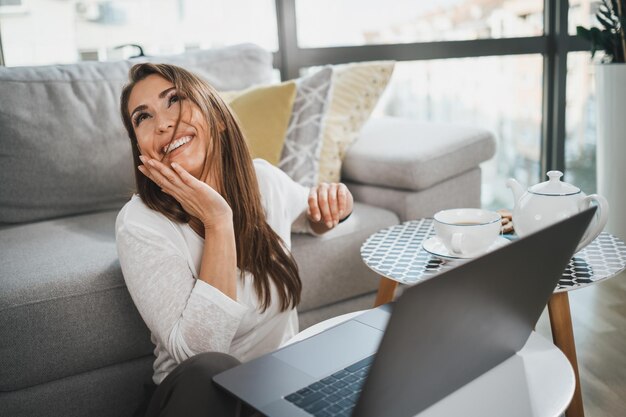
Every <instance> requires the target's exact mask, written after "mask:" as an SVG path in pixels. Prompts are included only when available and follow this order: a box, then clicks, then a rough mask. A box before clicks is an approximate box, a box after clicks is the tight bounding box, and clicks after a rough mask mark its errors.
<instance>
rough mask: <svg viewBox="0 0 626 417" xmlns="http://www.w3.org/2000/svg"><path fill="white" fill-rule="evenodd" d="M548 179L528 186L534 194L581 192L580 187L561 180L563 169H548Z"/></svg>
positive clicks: (571, 193) (561, 194) (570, 193)
mask: <svg viewBox="0 0 626 417" xmlns="http://www.w3.org/2000/svg"><path fill="white" fill-rule="evenodd" d="M547 175H548V178H550V179H549V180H548V181H545V182H542V183H539V184H535V185H533V186H532V187H530V188H528V191H529V192H531V193H533V194H540V195H560V196H563V195H573V194H578V193H579V192H580V188H578V187H575V186H573V185H572V184H568V183H566V182H562V181H561V177H562V176H563V173H562V172H561V171H548V174H547Z"/></svg>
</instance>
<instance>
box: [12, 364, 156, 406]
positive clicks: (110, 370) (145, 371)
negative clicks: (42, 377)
mask: <svg viewBox="0 0 626 417" xmlns="http://www.w3.org/2000/svg"><path fill="white" fill-rule="evenodd" d="M153 362H154V356H153V355H149V356H144V357H142V358H139V359H134V360H132V361H127V362H122V363H117V364H114V365H111V366H106V367H104V368H99V369H95V370H93V371H89V372H85V373H81V374H78V375H73V376H71V377H68V378H63V379H58V380H56V381H52V382H49V383H47V384H41V385H36V386H34V387H30V388H25V389H22V390H18V391H12V392H0V416H10V417H53V416H54V417H56V416H62V417H130V416H133V415H134V411H135V410H136V409H137V407H138V406H139V404H140V403H141V401H142V400H143V397H144V388H143V387H144V384H146V383H151V382H152V373H153V371H152V363H153Z"/></svg>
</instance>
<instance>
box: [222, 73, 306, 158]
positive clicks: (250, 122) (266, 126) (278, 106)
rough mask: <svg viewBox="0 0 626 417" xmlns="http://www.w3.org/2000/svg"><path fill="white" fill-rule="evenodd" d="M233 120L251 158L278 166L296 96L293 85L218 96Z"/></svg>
mask: <svg viewBox="0 0 626 417" xmlns="http://www.w3.org/2000/svg"><path fill="white" fill-rule="evenodd" d="M220 94H221V96H222V98H223V99H224V100H225V101H226V102H227V103H228V105H229V106H230V108H231V109H232V111H233V112H234V113H235V116H236V117H237V121H238V122H239V127H240V128H241V130H242V132H243V134H244V137H245V140H246V144H247V145H248V149H249V150H250V154H251V156H252V158H261V159H265V160H266V161H267V162H269V163H270V164H272V165H278V162H279V161H280V155H281V153H282V151H283V146H284V145H285V136H286V135H287V127H288V126H289V119H290V118H291V110H292V109H293V102H294V99H295V97H296V83H295V82H293V81H286V82H284V83H280V84H275V85H264V86H256V87H251V88H249V89H247V90H244V91H226V92H223V93H220Z"/></svg>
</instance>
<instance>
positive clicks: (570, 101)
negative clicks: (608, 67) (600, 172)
mask: <svg viewBox="0 0 626 417" xmlns="http://www.w3.org/2000/svg"><path fill="white" fill-rule="evenodd" d="M594 79H595V77H594V64H593V62H592V61H591V54H590V53H589V52H572V53H570V54H568V56H567V104H566V113H565V123H566V141H565V166H566V167H567V171H566V174H567V177H566V178H565V180H566V181H567V182H570V183H572V184H574V185H576V186H577V187H579V188H580V189H581V190H582V191H583V192H585V193H586V194H590V193H595V192H596V123H595V122H596V100H595V82H594V81H593V80H594Z"/></svg>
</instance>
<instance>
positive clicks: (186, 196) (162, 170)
mask: <svg viewBox="0 0 626 417" xmlns="http://www.w3.org/2000/svg"><path fill="white" fill-rule="evenodd" d="M140 159H141V161H142V162H143V163H144V165H139V167H138V168H139V170H140V171H141V172H142V173H143V174H144V175H145V176H147V177H148V178H150V180H152V181H153V182H154V183H155V184H156V185H157V186H159V187H160V188H161V191H163V192H164V193H166V194H169V195H171V196H172V197H174V198H175V199H176V200H177V201H178V202H179V203H180V204H181V206H183V209H184V210H185V211H186V212H187V213H188V214H189V215H191V216H193V217H196V218H197V219H198V220H200V221H201V222H202V224H203V225H204V227H205V228H211V227H217V226H219V225H221V224H222V223H224V222H226V223H228V222H230V224H231V225H232V210H231V208H230V206H229V205H228V203H227V202H226V200H224V198H223V197H222V196H221V195H220V194H219V193H218V192H217V191H215V190H214V189H213V188H211V186H209V185H208V184H206V183H204V182H202V181H200V180H198V179H197V178H196V177H194V176H193V175H191V174H190V173H189V172H187V171H186V170H185V169H184V168H183V167H182V166H180V165H179V164H176V163H173V164H172V167H171V168H170V167H168V166H167V165H165V164H163V163H162V162H160V161H158V160H156V159H150V158H147V157H144V156H140Z"/></svg>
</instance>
